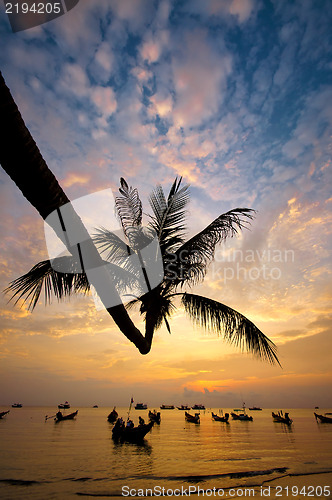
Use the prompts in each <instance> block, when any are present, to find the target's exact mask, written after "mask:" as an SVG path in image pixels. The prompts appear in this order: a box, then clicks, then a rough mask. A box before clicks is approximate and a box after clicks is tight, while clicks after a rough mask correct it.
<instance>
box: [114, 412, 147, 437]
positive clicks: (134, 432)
mask: <svg viewBox="0 0 332 500" xmlns="http://www.w3.org/2000/svg"><path fill="white" fill-rule="evenodd" d="M152 427H153V422H149V423H148V424H142V425H138V426H137V427H135V426H134V427H129V426H127V425H125V423H124V421H123V420H122V418H119V419H118V420H117V421H116V423H115V425H114V427H113V429H112V438H113V439H114V440H115V441H120V442H121V443H123V442H125V441H127V442H129V443H141V442H142V441H143V440H144V438H145V436H146V435H147V433H148V432H150V430H151V429H152Z"/></svg>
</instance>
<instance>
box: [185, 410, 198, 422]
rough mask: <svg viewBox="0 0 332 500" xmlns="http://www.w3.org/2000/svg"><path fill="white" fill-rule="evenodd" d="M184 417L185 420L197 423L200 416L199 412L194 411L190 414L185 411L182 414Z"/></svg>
mask: <svg viewBox="0 0 332 500" xmlns="http://www.w3.org/2000/svg"><path fill="white" fill-rule="evenodd" d="M184 416H185V419H186V421H187V422H192V423H193V424H199V423H200V417H199V413H195V415H191V414H190V413H188V412H187V411H186V412H185V414H184Z"/></svg>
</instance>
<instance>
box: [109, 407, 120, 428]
mask: <svg viewBox="0 0 332 500" xmlns="http://www.w3.org/2000/svg"><path fill="white" fill-rule="evenodd" d="M117 418H118V412H117V411H116V409H115V406H114V408H113V410H112V411H111V413H110V414H109V415H108V417H107V420H108V421H109V423H110V424H114V423H115V422H116V419H117Z"/></svg>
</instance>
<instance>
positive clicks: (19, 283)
mask: <svg viewBox="0 0 332 500" xmlns="http://www.w3.org/2000/svg"><path fill="white" fill-rule="evenodd" d="M57 262H58V265H59V266H61V268H62V269H71V267H72V268H73V269H74V268H75V266H76V261H74V259H73V257H67V256H66V257H59V258H58V259H57ZM43 287H44V293H45V303H46V304H47V303H50V302H51V296H52V294H54V295H55V297H56V298H57V299H58V300H62V299H63V298H65V297H68V296H69V295H71V294H73V293H78V292H82V293H84V294H86V293H88V291H89V290H90V285H89V282H88V280H87V278H86V275H85V274H79V273H75V272H73V273H71V272H68V273H60V272H58V271H56V270H54V269H53V267H52V265H51V261H50V260H44V261H42V262H39V263H38V264H36V265H35V266H34V267H33V268H32V269H30V271H28V272H27V273H26V274H24V275H23V276H20V277H19V278H16V279H15V280H14V281H12V282H11V283H10V284H9V286H8V288H6V290H5V292H6V293H13V295H12V297H11V298H10V300H13V299H14V298H16V301H15V304H17V302H18V301H19V300H20V299H23V303H26V302H28V309H30V310H33V309H34V308H35V307H36V305H37V302H38V300H39V297H40V294H41V291H42V289H43Z"/></svg>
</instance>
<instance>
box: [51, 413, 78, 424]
mask: <svg viewBox="0 0 332 500" xmlns="http://www.w3.org/2000/svg"><path fill="white" fill-rule="evenodd" d="M77 414H78V410H76V411H74V412H73V413H69V414H68V415H63V414H62V413H61V411H58V412H57V414H56V415H55V419H54V421H55V423H56V424H57V423H58V422H62V420H73V418H75V417H76V415H77Z"/></svg>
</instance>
